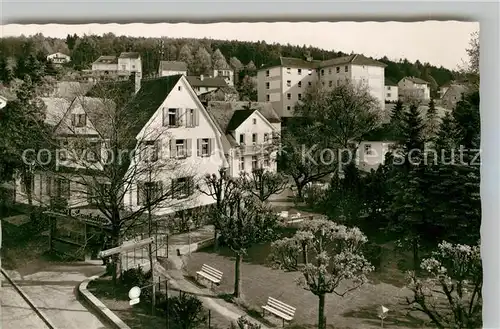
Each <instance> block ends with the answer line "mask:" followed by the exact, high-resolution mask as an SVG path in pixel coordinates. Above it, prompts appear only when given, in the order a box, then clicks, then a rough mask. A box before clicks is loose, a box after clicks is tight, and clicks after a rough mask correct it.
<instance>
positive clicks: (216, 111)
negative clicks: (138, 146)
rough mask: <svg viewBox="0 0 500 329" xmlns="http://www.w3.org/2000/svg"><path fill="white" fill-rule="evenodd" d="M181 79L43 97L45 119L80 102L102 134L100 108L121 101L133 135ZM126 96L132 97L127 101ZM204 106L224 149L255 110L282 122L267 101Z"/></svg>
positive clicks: (124, 83)
mask: <svg viewBox="0 0 500 329" xmlns="http://www.w3.org/2000/svg"><path fill="white" fill-rule="evenodd" d="M181 78H182V75H173V76H166V77H161V78H156V79H149V80H145V81H144V82H143V83H142V85H141V89H140V90H139V91H138V92H137V94H135V95H134V94H133V84H132V82H131V81H120V82H105V83H98V84H95V85H94V86H93V87H92V88H91V89H90V90H89V91H88V92H87V93H86V94H85V96H83V97H82V96H80V97H75V98H73V99H72V100H68V99H63V98H54V97H43V98H42V100H43V101H44V103H45V105H46V111H47V113H46V122H47V123H48V124H50V125H53V126H56V125H57V124H58V123H59V122H60V121H61V119H62V117H63V116H64V115H65V113H66V112H67V111H68V110H69V109H70V108H71V107H72V106H77V105H81V106H82V107H83V108H84V109H85V111H86V112H87V114H88V116H89V119H90V120H91V121H92V122H93V124H94V126H95V128H96V129H97V131H98V132H99V133H101V134H103V135H104V134H105V131H107V129H108V128H109V127H107V122H108V121H109V120H106V119H105V116H106V115H105V113H102V109H103V108H104V107H106V106H107V107H109V106H110V104H111V105H112V106H116V104H124V105H123V106H124V113H123V114H124V115H126V116H127V118H128V121H130V122H131V123H132V122H133V124H131V127H130V129H131V130H133V131H131V133H132V134H134V133H135V134H136V133H139V131H140V130H141V129H142V128H143V126H144V125H145V124H146V123H147V122H148V120H149V119H150V118H151V117H152V115H153V114H154V113H155V112H156V111H157V110H158V108H159V107H160V106H161V104H162V103H163V101H164V100H165V98H166V97H167V96H168V95H169V94H170V92H171V91H172V89H173V88H174V87H175V85H176V84H177V82H178V81H179V80H180V79H181ZM185 78H187V77H185ZM117 90H119V91H117ZM104 95H112V97H111V98H112V100H111V101H112V102H111V101H107V104H106V105H104V104H103V98H102V97H103V96H104ZM129 98H132V99H131V100H130V101H128V99H129ZM125 104H126V105H125ZM204 107H205V108H206V110H207V112H208V114H209V115H210V117H211V118H212V119H213V121H214V122H215V124H216V126H217V129H218V130H219V131H220V133H221V135H222V136H223V144H225V148H227V147H228V148H231V147H233V146H235V145H237V143H236V140H234V137H232V136H231V134H230V132H231V131H233V130H234V129H236V128H237V127H238V126H239V125H240V124H241V123H242V122H243V121H245V120H246V119H247V118H248V117H249V116H250V115H251V114H252V113H253V112H255V111H259V112H260V113H261V114H262V115H263V116H264V117H265V118H266V119H267V120H268V121H269V122H270V123H279V122H281V120H280V117H279V115H278V114H277V112H276V110H275V109H274V108H273V105H272V104H271V103H270V102H245V101H229V102H226V101H209V102H207V103H206V104H205V106H204Z"/></svg>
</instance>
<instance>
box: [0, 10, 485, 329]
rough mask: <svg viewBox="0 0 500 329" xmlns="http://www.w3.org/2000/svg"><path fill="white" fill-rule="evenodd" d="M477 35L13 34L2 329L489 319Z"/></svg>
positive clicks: (362, 30) (2, 42)
mask: <svg viewBox="0 0 500 329" xmlns="http://www.w3.org/2000/svg"><path fill="white" fill-rule="evenodd" d="M480 33H481V31H480V24H479V22H471V21H458V20H443V21H438V20H422V21H414V22H405V21H400V22H398V21H396V20H394V21H387V22H376V21H368V19H367V21H366V22H362V21H359V22H355V21H343V22H327V21H321V22H306V21H304V22H279V21H276V22H208V23H191V22H176V23H168V22H165V23H141V22H140V20H138V21H137V23H120V24H118V23H88V24H84V23H78V24H70V23H57V24H48V23H47V24H28V23H26V24H17V23H16V24H4V25H2V26H1V30H0V34H1V39H0V219H1V220H0V227H1V231H0V246H1V263H0V264H1V276H0V281H1V290H0V305H1V312H0V317H1V324H0V328H1V329H19V328H23V329H107V328H109V329H116V328H120V329H160V328H161V329H163V328H167V329H271V328H287V329H316V328H317V329H372V328H392V329H404V328H410V329H412V328H415V329H417V328H429V329H450V328H453V329H479V328H483V320H482V313H483V292H484V289H483V261H482V257H481V222H482V221H481V209H482V208H481V196H480V183H481V166H482V165H481V158H482V153H483V152H482V151H481V130H480V129H481V124H482V122H481V120H480V110H479V109H480V91H479V86H480V79H479V66H480V65H479V58H480V55H479V54H480V42H479V41H480ZM481 87H483V85H482V84H481ZM482 95H483V94H482V93H481V96H482ZM481 115H482V113H481Z"/></svg>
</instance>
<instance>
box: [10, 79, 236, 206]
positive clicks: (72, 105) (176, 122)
mask: <svg viewBox="0 0 500 329" xmlns="http://www.w3.org/2000/svg"><path fill="white" fill-rule="evenodd" d="M104 86H111V87H112V88H108V87H104ZM106 88H107V89H110V90H111V89H113V88H114V89H118V90H120V92H119V93H117V94H118V95H115V97H113V96H111V94H108V95H110V96H109V98H105V97H103V95H105V94H106V93H104V92H102V91H103V90H105V89H106ZM96 96H100V97H96ZM120 100H121V101H120ZM61 102H63V103H62V104H59V105H58V106H57V108H58V109H59V110H60V114H61V113H64V114H63V115H60V116H61V119H60V120H59V121H58V123H57V124H56V125H55V127H54V137H55V138H56V139H58V140H60V143H61V147H60V149H61V150H66V149H70V150H72V149H74V148H75V147H77V146H74V145H72V143H71V141H72V139H74V140H78V141H82V140H83V141H85V146H86V147H87V148H86V150H85V151H86V152H76V153H77V154H76V155H77V157H76V158H72V157H71V156H70V155H68V153H65V152H62V151H61V152H58V154H59V156H60V157H62V159H58V161H59V162H58V164H59V166H58V167H59V168H58V173H57V180H56V181H54V180H52V181H51V182H50V183H47V181H48V180H47V178H44V177H41V176H40V177H38V176H37V177H35V179H34V182H35V183H34V186H33V187H34V188H33V190H34V191H35V192H34V193H38V194H40V193H44V191H45V192H46V194H47V196H48V197H49V198H50V197H52V196H54V195H55V197H56V199H61V198H62V199H65V200H66V202H67V205H68V207H70V208H78V207H92V205H93V204H92V200H93V199H94V198H93V194H94V193H95V191H96V190H101V191H102V190H103V189H104V190H105V188H106V185H107V184H109V182H107V181H106V179H105V177H102V179H101V177H100V176H102V170H103V168H105V167H103V166H105V165H106V161H108V160H109V159H110V153H109V152H110V151H111V154H113V156H115V155H114V153H113V152H114V151H116V150H110V149H109V147H108V146H109V144H108V143H107V142H108V141H109V140H110V139H111V138H117V137H116V135H113V132H114V130H116V128H117V125H120V126H121V125H126V127H120V128H121V129H122V130H124V131H125V132H126V134H127V137H126V138H125V140H126V142H124V145H123V150H118V151H119V152H121V151H126V152H128V153H125V156H126V158H125V160H124V164H125V167H124V173H125V174H124V175H125V176H124V177H128V178H127V181H128V182H129V183H127V184H126V190H125V191H124V192H123V196H124V197H123V207H124V209H128V210H136V209H140V208H141V207H144V203H145V196H144V191H145V189H144V188H141V187H142V186H145V185H150V186H151V185H152V186H154V187H155V188H158V189H162V190H165V189H169V190H172V191H173V193H172V195H169V197H168V198H167V199H165V200H163V201H162V202H161V204H159V205H158V207H157V208H156V209H155V211H154V213H155V214H157V215H163V214H170V213H174V212H175V211H177V210H180V209H186V208H194V207H197V206H202V205H208V204H211V203H213V202H214V200H213V199H212V198H211V197H208V196H206V195H204V194H202V193H200V192H199V191H198V190H197V189H195V186H196V185H200V186H203V179H202V178H203V177H204V176H205V175H206V174H212V173H217V172H218V170H219V168H220V167H227V166H228V164H227V161H226V159H225V157H224V155H223V152H219V150H222V149H223V145H222V137H223V136H222V134H221V133H220V131H219V130H218V128H217V126H216V123H215V122H214V120H213V119H212V117H211V116H210V115H208V113H207V111H206V110H205V108H204V107H203V105H202V104H201V102H200V100H199V99H198V97H197V95H196V93H195V91H194V90H193V89H192V87H191V86H190V84H189V82H188V81H187V80H186V78H185V77H184V76H181V75H176V76H168V77H162V78H158V79H151V80H143V81H141V85H140V88H138V87H137V86H135V87H134V85H133V84H132V83H131V82H129V81H127V82H114V83H107V84H104V83H101V84H97V85H96V86H95V87H94V88H93V89H92V90H90V91H89V93H88V94H87V95H86V96H81V97H77V98H75V99H74V100H73V101H72V102H67V101H65V100H61ZM64 102H66V103H64ZM61 109H64V110H61ZM114 111H122V112H121V117H122V119H123V122H120V123H116V122H114V123H113V122H112V121H113V118H114V117H116V115H115V116H113V113H115V112H114ZM55 121H56V120H54V122H55ZM123 128H125V129H123ZM118 130H120V129H118ZM123 133H124V132H121V133H120V134H123ZM119 137H120V138H124V137H123V136H119ZM132 150H133V151H134V152H130V151H132ZM82 154H84V155H82ZM118 155H119V156H123V153H119V154H118ZM156 164H158V166H157V165H156ZM148 166H150V167H151V168H152V170H151V171H144V170H142V169H144V168H149V167H148ZM127 168H128V169H127ZM138 168H142V169H141V170H138ZM66 171H67V172H68V173H67V175H68V178H67V179H65V176H64V175H66ZM62 173H64V174H62ZM146 173H147V174H146ZM88 175H92V176H93V177H94V178H96V179H95V181H96V184H98V185H99V186H98V188H95V187H92V186H87V187H86V189H87V190H82V186H81V185H82V184H80V183H79V180H78V179H79V178H82V179H83V178H85V177H87V176H88ZM47 176H51V175H50V173H48V175H47ZM61 176H62V177H61ZM75 176H76V177H77V178H75ZM37 180H38V181H39V183H36V182H37ZM44 182H45V184H44ZM42 184H43V185H42ZM18 185H19V187H20V188H19V193H18V194H19V195H20V196H22V191H21V185H22V184H20V182H19V184H18ZM44 186H45V187H44ZM47 186H50V187H47ZM173 186H175V188H173ZM174 191H175V192H174ZM18 200H20V202H23V201H24V202H27V200H26V197H24V198H21V197H20V198H18Z"/></svg>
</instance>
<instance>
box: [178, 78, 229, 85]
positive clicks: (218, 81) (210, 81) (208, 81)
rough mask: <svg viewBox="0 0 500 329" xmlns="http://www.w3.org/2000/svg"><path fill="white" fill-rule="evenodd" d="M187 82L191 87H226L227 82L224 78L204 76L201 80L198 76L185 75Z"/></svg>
mask: <svg viewBox="0 0 500 329" xmlns="http://www.w3.org/2000/svg"><path fill="white" fill-rule="evenodd" d="M186 78H187V80H188V82H189V84H190V85H191V86H192V87H226V86H227V83H226V81H225V80H224V78H220V77H215V78H209V77H204V78H203V80H201V79H200V77H199V76H187V77H186Z"/></svg>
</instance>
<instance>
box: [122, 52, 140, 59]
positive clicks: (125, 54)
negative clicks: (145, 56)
mask: <svg viewBox="0 0 500 329" xmlns="http://www.w3.org/2000/svg"><path fill="white" fill-rule="evenodd" d="M139 57H141V55H139V53H136V52H123V53H121V54H120V58H139Z"/></svg>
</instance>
